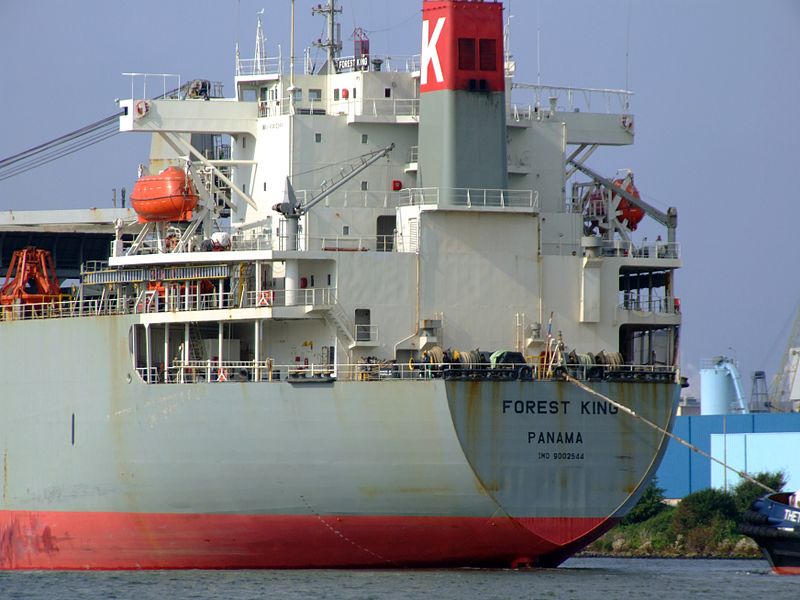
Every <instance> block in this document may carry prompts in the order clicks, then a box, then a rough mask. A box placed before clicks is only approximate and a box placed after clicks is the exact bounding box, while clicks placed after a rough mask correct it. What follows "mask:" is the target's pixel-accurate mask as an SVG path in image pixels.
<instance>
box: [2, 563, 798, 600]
mask: <svg viewBox="0 0 800 600" xmlns="http://www.w3.org/2000/svg"><path fill="white" fill-rule="evenodd" d="M761 597H763V598H769V600H780V599H783V598H786V599H789V598H791V599H796V598H800V577H781V576H778V575H773V574H772V573H771V572H770V571H769V568H768V566H767V563H766V561H763V560H677V559H635V558H573V559H570V560H569V561H567V562H566V563H565V564H564V565H563V566H562V567H560V568H558V569H544V570H531V571H502V570H469V569H459V570H441V571H105V572H44V571H38V572H0V598H2V599H3V600H6V599H7V598H8V599H12V598H13V599H17V598H48V599H54V598H55V599H65V600H73V599H77V598H80V599H87V600H93V599H98V600H100V599H102V600H105V599H127V598H130V599H136V600H156V599H158V600H162V599H164V598H166V599H168V600H179V599H180V600H182V599H184V598H192V599H195V598H196V599H201V600H202V599H206V598H213V599H225V600H228V599H232V600H235V599H240V598H241V599H245V598H246V599H251V598H276V599H281V600H284V599H286V600H291V599H295V598H298V599H299V598H303V599H306V598H325V599H340V600H369V599H381V600H383V599H391V600H395V599H397V600H400V599H403V600H404V599H417V598H436V599H437V600H438V599H441V600H451V599H452V600H464V599H472V598H474V599H480V600H514V599H517V598H520V599H521V598H525V599H539V598H541V599H549V598H556V599H559V600H561V599H565V600H566V599H573V598H574V599H578V600H593V599H598V600H616V599H620V598H637V599H638V598H658V600H666V599H668V598H680V599H684V598H710V599H719V600H723V599H724V600H730V599H731V598H736V599H737V600H744V599H746V598H761Z"/></svg>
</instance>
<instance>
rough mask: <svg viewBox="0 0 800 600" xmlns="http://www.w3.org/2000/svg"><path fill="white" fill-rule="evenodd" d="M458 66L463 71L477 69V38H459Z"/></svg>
mask: <svg viewBox="0 0 800 600" xmlns="http://www.w3.org/2000/svg"><path fill="white" fill-rule="evenodd" d="M481 41H483V40H481ZM482 47H483V46H481V48H482ZM458 68H459V69H461V70H462V71H474V70H475V40H474V39H473V38H458Z"/></svg>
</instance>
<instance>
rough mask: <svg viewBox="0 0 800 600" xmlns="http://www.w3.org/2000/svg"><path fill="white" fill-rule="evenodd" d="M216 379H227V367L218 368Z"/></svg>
mask: <svg viewBox="0 0 800 600" xmlns="http://www.w3.org/2000/svg"><path fill="white" fill-rule="evenodd" d="M217 381H228V369H220V370H219V374H218V375H217Z"/></svg>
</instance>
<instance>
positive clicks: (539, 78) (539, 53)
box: [536, 2, 542, 85]
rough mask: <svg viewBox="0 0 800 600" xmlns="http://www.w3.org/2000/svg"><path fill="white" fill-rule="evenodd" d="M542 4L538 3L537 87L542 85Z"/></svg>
mask: <svg viewBox="0 0 800 600" xmlns="http://www.w3.org/2000/svg"><path fill="white" fill-rule="evenodd" d="M541 7H542V5H541V3H540V2H537V3H536V85H542V23H541V18H540V17H541V14H540V9H541Z"/></svg>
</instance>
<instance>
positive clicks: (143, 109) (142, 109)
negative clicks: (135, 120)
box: [134, 100, 150, 117]
mask: <svg viewBox="0 0 800 600" xmlns="http://www.w3.org/2000/svg"><path fill="white" fill-rule="evenodd" d="M149 108H150V106H149V104H148V103H147V100H137V101H136V104H134V110H135V111H136V116H137V117H143V116H145V115H146V114H147V111H148V110H149Z"/></svg>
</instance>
